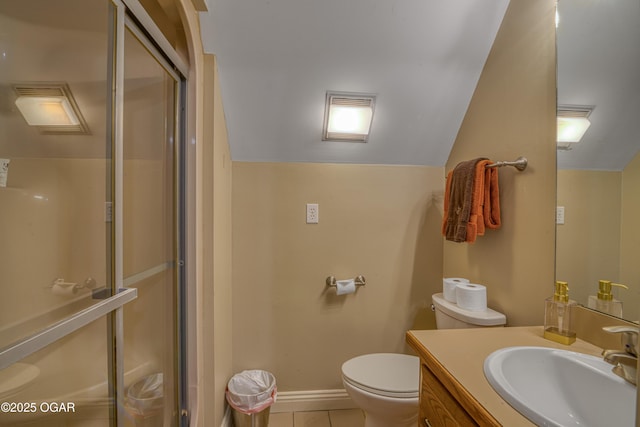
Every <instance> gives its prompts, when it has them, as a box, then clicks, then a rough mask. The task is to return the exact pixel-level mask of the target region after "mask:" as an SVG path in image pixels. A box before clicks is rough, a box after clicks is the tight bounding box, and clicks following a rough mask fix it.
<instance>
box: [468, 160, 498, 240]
mask: <svg viewBox="0 0 640 427" xmlns="http://www.w3.org/2000/svg"><path fill="white" fill-rule="evenodd" d="M491 163H492V162H491V160H486V159H485V160H480V161H479V162H478V163H476V170H475V180H474V182H473V197H472V199H471V214H470V215H469V222H468V223H467V237H466V240H465V241H466V242H467V243H473V242H475V241H476V236H484V225H485V223H484V204H485V201H486V200H488V199H486V191H485V190H486V188H487V183H486V182H485V178H486V173H487V172H488V171H490V170H491V169H492V168H489V169H487V167H486V166H487V165H490V164H491Z"/></svg>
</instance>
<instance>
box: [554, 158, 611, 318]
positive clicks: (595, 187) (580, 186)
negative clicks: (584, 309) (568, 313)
mask: <svg viewBox="0 0 640 427" xmlns="http://www.w3.org/2000/svg"><path fill="white" fill-rule="evenodd" d="M621 184H622V173H620V172H610V171H589V170H558V206H564V208H565V223H564V225H558V228H557V241H556V277H557V278H558V280H563V281H566V282H568V283H569V289H570V291H569V294H570V295H571V298H572V299H575V300H576V301H578V302H579V303H581V304H583V305H585V306H586V305H587V298H588V296H589V295H596V293H597V291H598V280H600V279H608V280H613V281H618V280H620V279H619V276H620V271H619V269H620V268H619V265H620V215H621V212H620V206H621V205H620V203H621V201H622V200H621V197H622V192H621V191H622V190H621ZM616 292H617V291H616Z"/></svg>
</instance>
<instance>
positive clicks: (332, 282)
mask: <svg viewBox="0 0 640 427" xmlns="http://www.w3.org/2000/svg"><path fill="white" fill-rule="evenodd" d="M353 281H354V282H355V284H356V286H364V285H366V281H365V279H364V276H356V277H354V278H353ZM326 284H327V286H334V287H335V286H337V285H336V278H335V277H334V276H329V277H327V280H326Z"/></svg>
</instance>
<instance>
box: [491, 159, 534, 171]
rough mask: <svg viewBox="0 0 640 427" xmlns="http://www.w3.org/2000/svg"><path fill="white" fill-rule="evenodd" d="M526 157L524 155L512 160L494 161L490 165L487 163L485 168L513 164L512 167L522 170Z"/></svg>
mask: <svg viewBox="0 0 640 427" xmlns="http://www.w3.org/2000/svg"><path fill="white" fill-rule="evenodd" d="M527 164H528V161H527V158H526V157H522V156H521V157H518V158H517V159H516V160H515V161H513V162H495V163H491V164H490V165H487V166H485V167H487V168H500V167H502V166H513V167H514V168H516V169H518V170H519V171H523V170H525V169H526V168H527Z"/></svg>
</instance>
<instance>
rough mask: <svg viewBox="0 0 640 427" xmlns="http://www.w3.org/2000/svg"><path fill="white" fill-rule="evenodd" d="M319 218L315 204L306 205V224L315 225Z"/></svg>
mask: <svg viewBox="0 0 640 427" xmlns="http://www.w3.org/2000/svg"><path fill="white" fill-rule="evenodd" d="M319 219H320V216H319V211H318V204H317V203H307V224H317V223H318V222H319Z"/></svg>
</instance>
